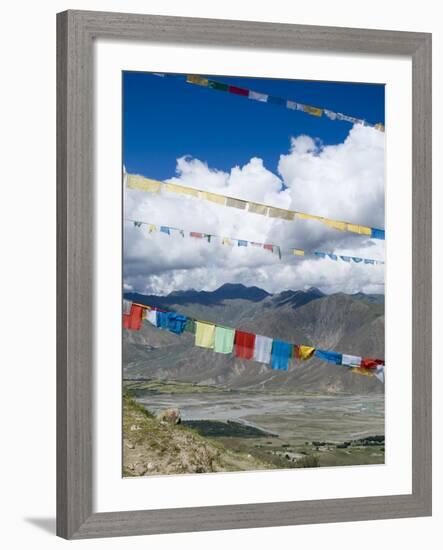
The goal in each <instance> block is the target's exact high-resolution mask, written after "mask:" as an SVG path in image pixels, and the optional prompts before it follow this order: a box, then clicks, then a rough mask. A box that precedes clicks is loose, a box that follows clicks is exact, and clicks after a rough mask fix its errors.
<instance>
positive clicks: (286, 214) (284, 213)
mask: <svg viewBox="0 0 443 550" xmlns="http://www.w3.org/2000/svg"><path fill="white" fill-rule="evenodd" d="M294 215H295V212H291V211H290V210H284V209H283V208H274V207H272V206H271V207H269V217H270V218H281V219H282V220H288V221H292V220H293V219H294Z"/></svg>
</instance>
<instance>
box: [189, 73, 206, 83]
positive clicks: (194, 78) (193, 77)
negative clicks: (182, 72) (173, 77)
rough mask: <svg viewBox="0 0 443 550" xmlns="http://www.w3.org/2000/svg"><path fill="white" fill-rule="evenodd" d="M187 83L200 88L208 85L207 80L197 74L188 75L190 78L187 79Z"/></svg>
mask: <svg viewBox="0 0 443 550" xmlns="http://www.w3.org/2000/svg"><path fill="white" fill-rule="evenodd" d="M186 82H189V83H190V84H198V85H199V86H207V85H208V79H207V78H203V77H202V76H198V75H195V74H188V76H187V77H186Z"/></svg>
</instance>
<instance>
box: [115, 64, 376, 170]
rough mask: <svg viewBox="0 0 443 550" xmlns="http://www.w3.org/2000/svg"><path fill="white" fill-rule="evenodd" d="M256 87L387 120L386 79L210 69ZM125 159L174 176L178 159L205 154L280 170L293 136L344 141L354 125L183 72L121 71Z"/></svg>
mask: <svg viewBox="0 0 443 550" xmlns="http://www.w3.org/2000/svg"><path fill="white" fill-rule="evenodd" d="M205 76H211V77H212V78H214V79H216V80H218V81H220V82H225V83H228V84H233V85H237V86H241V87H245V88H249V89H252V90H254V91H257V92H263V93H268V94H272V95H277V96H280V97H283V98H285V99H292V100H294V101H298V102H300V103H307V104H310V105H314V106H318V107H324V108H327V109H330V110H332V111H338V112H342V113H345V114H348V115H351V116H355V117H357V118H363V119H365V120H367V121H368V122H371V123H377V122H382V123H384V85H382V84H354V83H334V82H316V81H303V80H275V79H263V78H238V77H235V78H234V77H220V76H217V75H205ZM123 92H124V95H123V98H124V99H123V113H124V118H123V133H124V136H123V137H124V140H123V142H124V164H125V166H126V170H127V171H128V172H130V173H138V174H143V175H145V176H147V177H152V178H155V179H161V180H163V179H166V178H170V177H172V176H173V175H174V173H175V168H176V159H177V158H180V157H182V156H184V155H191V156H192V157H195V158H199V159H202V160H204V161H206V162H207V163H208V165H209V166H210V167H211V168H215V169H219V170H226V171H227V170H230V169H231V168H232V167H233V166H236V165H240V166H241V165H243V164H245V163H247V162H248V161H249V160H250V159H251V158H252V157H260V158H262V159H263V161H264V164H265V166H266V167H267V168H268V169H269V170H271V171H272V172H276V169H277V164H278V161H279V158H280V155H281V154H282V153H284V152H286V151H288V149H289V146H290V138H291V136H298V135H301V134H306V135H309V136H313V137H315V138H318V139H320V140H321V141H322V143H324V144H325V145H331V144H337V143H341V142H343V141H344V139H345V138H346V136H347V135H348V133H349V130H350V128H351V125H350V124H349V123H348V122H344V121H338V120H336V121H331V120H329V119H328V118H327V117H326V116H323V117H320V118H317V117H314V116H311V115H308V114H306V113H303V112H299V111H291V110H289V109H285V108H283V107H279V106H275V105H270V104H266V103H260V102H258V101H252V100H249V99H248V98H245V97H241V96H237V95H233V94H230V93H226V92H219V91H216V90H211V89H207V88H204V87H201V86H197V85H193V84H187V83H186V77H185V75H177V76H171V77H168V78H161V77H158V76H155V75H153V74H150V73H142V72H123Z"/></svg>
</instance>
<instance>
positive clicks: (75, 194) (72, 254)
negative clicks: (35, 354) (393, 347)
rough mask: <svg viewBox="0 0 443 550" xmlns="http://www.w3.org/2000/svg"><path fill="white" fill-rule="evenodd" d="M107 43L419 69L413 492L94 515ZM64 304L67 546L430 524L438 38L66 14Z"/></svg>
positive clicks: (61, 410)
mask: <svg viewBox="0 0 443 550" xmlns="http://www.w3.org/2000/svg"><path fill="white" fill-rule="evenodd" d="M97 38H113V39H121V40H143V41H149V42H156V43H165V44H166V43H176V44H177V43H178V44H180V43H181V44H191V43H192V44H204V45H209V46H221V45H226V44H228V45H230V46H235V47H248V48H262V49H263V48H269V49H285V50H305V51H319V52H322V51H324V52H330V51H336V52H344V53H349V54H350V53H359V54H380V55H399V56H409V57H410V58H411V59H412V93H413V95H412V117H413V136H412V140H413V143H412V154H413V160H412V162H413V166H412V170H413V190H412V196H411V201H412V204H413V213H412V217H413V219H412V224H413V239H412V240H413V243H412V245H413V256H412V257H413V261H412V277H413V296H412V301H413V303H412V308H413V309H412V321H413V327H412V328H413V329H412V364H413V372H412V383H413V387H412V494H407V495H401V494H400V495H394V496H378V497H362V498H344V499H332V500H311V501H301V502H297V501H294V502H278V503H260V504H244V505H232V506H225V505H223V506H209V507H194V508H180V509H159V510H138V511H130V512H109V513H93V506H92V503H93V493H92V486H93V483H92V482H93V479H92V451H93V445H94V442H93V439H92V409H93V407H92V403H93V383H92V382H93V359H92V358H93V347H94V341H93V336H92V335H93V316H92V305H91V304H92V303H93V284H92V283H93V271H94V263H93V257H94V256H93V246H94V240H93V212H94V208H93V204H94V190H93V183H92V182H93V128H92V121H93V116H92V115H93V42H94V40H95V39H97ZM397 183H399V182H394V183H393V184H397ZM57 303H58V305H57V534H58V535H59V536H61V537H64V538H67V539H81V538H87V537H110V536H122V535H144V534H153V533H174V532H187V531H209V530H216V529H240V528H247V527H267V526H279V525H297V524H304V523H325V522H338V521H354V520H369V519H383V518H401V517H413V516H426V515H430V514H431V501H432V498H431V35H430V34H427V33H413V32H397V31H381V30H366V29H351V28H333V27H317V26H302V25H289V24H276V23H256V22H245V21H225V20H214V19H198V18H181V17H163V16H154V15H136V14H124V13H102V12H88V11H66V12H63V13H60V14H58V15H57ZM405 337H408V336H407V335H405Z"/></svg>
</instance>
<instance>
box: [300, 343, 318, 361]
mask: <svg viewBox="0 0 443 550" xmlns="http://www.w3.org/2000/svg"><path fill="white" fill-rule="evenodd" d="M314 352H315V348H313V347H311V346H302V345H298V346H296V347H295V356H296V358H297V359H302V360H303V361H306V359H310V358H311V357H312V356H313V355H314Z"/></svg>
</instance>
